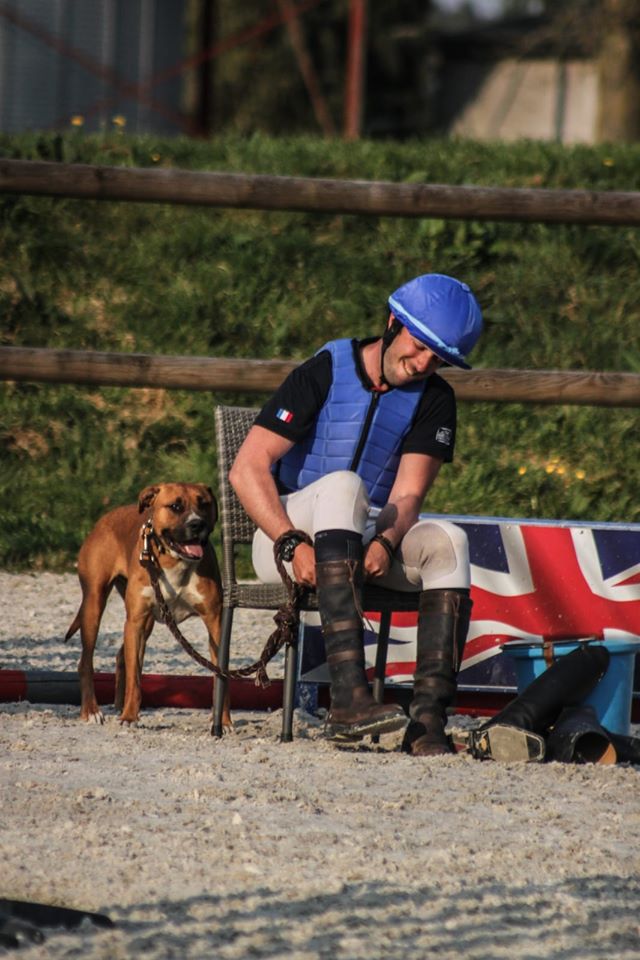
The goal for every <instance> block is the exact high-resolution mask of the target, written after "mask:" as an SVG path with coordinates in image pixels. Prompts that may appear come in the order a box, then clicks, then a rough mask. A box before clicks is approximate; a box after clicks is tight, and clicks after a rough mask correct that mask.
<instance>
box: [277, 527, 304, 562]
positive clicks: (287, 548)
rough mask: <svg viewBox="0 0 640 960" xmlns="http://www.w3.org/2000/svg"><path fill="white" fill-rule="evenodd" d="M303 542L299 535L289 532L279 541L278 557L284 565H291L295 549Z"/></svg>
mask: <svg viewBox="0 0 640 960" xmlns="http://www.w3.org/2000/svg"><path fill="white" fill-rule="evenodd" d="M303 542H304V537H302V536H300V534H299V533H295V531H293V530H292V531H291V533H290V534H285V535H284V536H283V538H282V539H281V541H280V556H281V558H282V559H283V560H284V562H285V563H291V561H292V560H293V555H294V553H295V552H296V547H297V546H298V544H299V543H303Z"/></svg>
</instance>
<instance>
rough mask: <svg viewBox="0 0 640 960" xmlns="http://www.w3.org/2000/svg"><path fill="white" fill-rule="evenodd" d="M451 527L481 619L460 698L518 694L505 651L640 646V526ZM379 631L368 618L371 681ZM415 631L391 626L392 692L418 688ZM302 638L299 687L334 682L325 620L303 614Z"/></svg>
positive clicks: (401, 623)
mask: <svg viewBox="0 0 640 960" xmlns="http://www.w3.org/2000/svg"><path fill="white" fill-rule="evenodd" d="M423 517H425V518H426V517H428V514H423ZM447 519H449V520H452V521H453V522H454V523H457V524H459V526H461V527H462V528H463V529H464V530H465V531H466V533H467V536H468V538H469V548H470V559H471V597H472V599H473V612H472V619H471V625H470V629H469V635H468V639H467V644H466V647H465V654H464V659H463V661H462V667H461V672H460V676H459V683H458V686H459V689H460V690H465V689H468V690H483V689H487V690H492V689H493V690H507V689H514V688H515V686H516V674H515V668H514V665H513V660H512V658H511V657H509V656H507V655H506V654H503V653H502V652H501V646H502V644H504V643H506V642H507V641H509V640H514V639H519V640H529V641H538V642H541V641H543V640H549V639H551V640H561V639H568V638H579V637H591V636H598V637H602V638H603V639H605V640H607V639H620V640H628V639H634V638H638V637H640V524H635V525H625V524H617V523H608V524H607V523H603V524H595V523H584V524H578V523H572V522H569V521H528V520H522V521H517V520H505V519H499V518H495V517H488V518H484V517H447ZM378 622H379V615H378V614H375V613H371V614H367V615H366V627H365V654H366V659H367V668H368V672H369V673H370V675H372V674H373V665H374V660H375V644H376V635H377V629H378V625H379V623H378ZM416 623H417V615H416V614H415V613H398V614H394V615H393V617H392V621H391V634H390V638H389V652H388V657H387V672H386V676H387V683H389V684H400V685H411V683H412V679H413V672H414V669H415V656H416V654H415V642H416ZM302 638H303V640H302V655H301V666H300V679H301V680H302V681H309V682H326V681H328V673H327V670H326V664H325V661H324V645H323V642H322V636H321V633H320V627H319V617H318V615H317V614H314V613H307V614H304V615H303V629H302ZM638 659H639V660H640V658H638ZM638 679H640V678H638V677H636V683H635V684H634V689H638V687H639V684H638Z"/></svg>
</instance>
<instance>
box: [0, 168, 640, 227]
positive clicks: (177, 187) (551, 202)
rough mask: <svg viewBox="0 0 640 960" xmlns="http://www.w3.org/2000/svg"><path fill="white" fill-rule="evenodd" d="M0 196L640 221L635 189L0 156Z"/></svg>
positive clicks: (541, 220) (532, 219)
mask: <svg viewBox="0 0 640 960" xmlns="http://www.w3.org/2000/svg"><path fill="white" fill-rule="evenodd" d="M0 193H27V194H41V195H45V196H50V197H71V198H77V199H84V200H128V201H136V202H145V203H147V202H153V203H179V204H198V205H203V206H212V207H238V208H249V209H254V210H297V211H312V212H320V213H353V214H365V215H370V216H394V217H442V218H446V219H454V220H456V219H457V220H517V221H523V222H537V223H583V224H611V225H613V224H616V225H634V226H638V225H640V192H623V191H614V190H612V191H602V192H596V191H591V190H542V189H535V190H531V189H508V188H504V187H470V186H448V185H445V184H424V183H388V182H384V181H366V180H328V179H313V178H308V177H274V176H266V175H263V174H244V173H205V172H201V171H189V170H168V169H155V168H154V169H141V168H135V167H134V168H131V167H128V168H123V167H108V166H94V165H90V164H65V163H50V162H45V161H35V160H6V159H0Z"/></svg>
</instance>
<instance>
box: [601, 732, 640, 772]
mask: <svg viewBox="0 0 640 960" xmlns="http://www.w3.org/2000/svg"><path fill="white" fill-rule="evenodd" d="M607 734H608V736H609V739H610V740H611V743H612V744H613V746H614V748H615V751H616V755H617V757H618V763H635V764H636V765H640V737H629V736H626V735H625V734H623V733H612V732H611V731H610V730H607Z"/></svg>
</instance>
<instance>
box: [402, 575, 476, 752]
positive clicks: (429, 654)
mask: <svg viewBox="0 0 640 960" xmlns="http://www.w3.org/2000/svg"><path fill="white" fill-rule="evenodd" d="M472 606H473V604H472V601H471V599H470V598H469V591H468V590H423V592H422V593H421V595H420V607H419V618H418V637H417V654H416V672H415V674H414V685H413V700H412V701H411V706H410V707H409V716H410V717H411V722H410V723H409V726H408V727H407V729H406V732H405V735H404V740H403V743H402V749H403V750H404V751H405V752H406V753H411V754H413V755H414V756H419V757H434V756H439V755H442V754H445V753H453V752H454V750H453V747H452V745H451V741H450V740H449V738H448V737H447V736H446V735H445V732H444V729H445V726H446V723H447V713H446V710H447V707H448V706H449V705H450V704H451V703H452V701H453V698H454V696H455V692H456V677H457V675H458V670H459V669H460V662H461V660H462V653H463V650H464V644H465V641H466V639H467V631H468V630H469V620H470V618H471V607H472Z"/></svg>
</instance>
